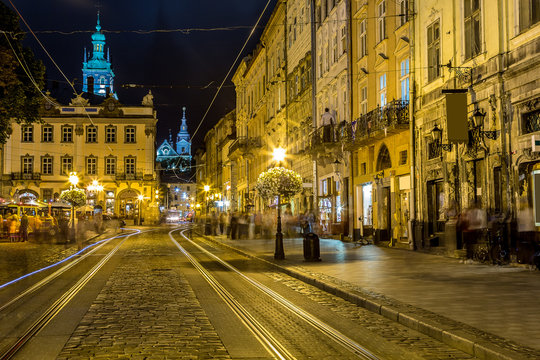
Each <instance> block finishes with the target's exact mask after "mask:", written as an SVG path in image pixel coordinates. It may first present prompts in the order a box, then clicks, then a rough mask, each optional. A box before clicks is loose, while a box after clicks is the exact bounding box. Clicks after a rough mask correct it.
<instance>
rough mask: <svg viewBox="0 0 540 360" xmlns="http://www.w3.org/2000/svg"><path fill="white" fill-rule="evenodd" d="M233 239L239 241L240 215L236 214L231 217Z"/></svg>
mask: <svg viewBox="0 0 540 360" xmlns="http://www.w3.org/2000/svg"><path fill="white" fill-rule="evenodd" d="M231 239H232V240H236V239H238V214H237V213H236V212H234V213H232V215H231Z"/></svg>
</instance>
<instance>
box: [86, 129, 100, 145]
mask: <svg viewBox="0 0 540 360" xmlns="http://www.w3.org/2000/svg"><path fill="white" fill-rule="evenodd" d="M86 142H87V143H97V127H95V126H93V125H90V126H87V127H86Z"/></svg>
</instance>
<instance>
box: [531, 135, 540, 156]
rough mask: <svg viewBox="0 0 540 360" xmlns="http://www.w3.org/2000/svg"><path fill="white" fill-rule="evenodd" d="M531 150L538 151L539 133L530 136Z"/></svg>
mask: <svg viewBox="0 0 540 360" xmlns="http://www.w3.org/2000/svg"><path fill="white" fill-rule="evenodd" d="M531 142H532V152H538V151H540V135H533V136H531Z"/></svg>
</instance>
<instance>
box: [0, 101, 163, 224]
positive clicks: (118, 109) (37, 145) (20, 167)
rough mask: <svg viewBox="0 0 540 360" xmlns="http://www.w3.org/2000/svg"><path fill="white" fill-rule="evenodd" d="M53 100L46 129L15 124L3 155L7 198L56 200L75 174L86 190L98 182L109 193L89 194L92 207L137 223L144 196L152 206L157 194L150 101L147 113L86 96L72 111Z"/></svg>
mask: <svg viewBox="0 0 540 360" xmlns="http://www.w3.org/2000/svg"><path fill="white" fill-rule="evenodd" d="M49 100H50V102H49V101H44V102H43V107H42V109H41V119H42V123H35V124H22V125H20V124H15V123H13V124H12V134H11V135H10V137H9V139H8V141H7V142H6V144H5V145H4V148H3V152H2V157H3V159H2V160H3V164H4V166H3V170H2V183H3V195H4V196H5V197H6V198H12V199H15V200H16V201H19V200H23V199H24V198H29V199H39V200H43V201H47V202H48V201H55V200H57V199H59V197H60V193H61V192H62V191H63V190H66V189H67V188H69V185H70V184H69V182H68V177H69V174H70V173H71V172H76V173H77V175H78V177H79V179H80V182H79V187H83V188H86V187H87V186H88V185H90V184H91V183H92V182H93V181H94V180H97V181H98V182H99V183H100V184H101V185H103V191H102V192H99V193H96V192H88V194H87V195H88V203H89V204H90V205H101V206H102V208H103V211H104V212H112V213H115V214H118V215H120V216H126V217H128V218H130V217H133V216H134V214H135V211H136V208H137V206H138V199H137V198H138V196H139V195H143V196H144V197H145V198H146V199H153V197H152V194H154V191H155V190H156V189H157V175H156V172H155V170H154V160H155V145H154V144H155V133H156V124H157V118H156V112H155V111H154V109H153V106H151V99H149V98H146V104H147V105H143V106H126V105H123V104H121V103H120V102H119V101H118V100H116V99H115V98H114V97H112V96H110V97H108V98H106V99H105V100H104V101H103V103H101V104H99V105H90V104H89V103H88V101H87V100H86V99H84V98H82V97H81V96H77V97H76V98H74V99H73V100H72V101H71V103H70V105H66V106H63V105H59V104H56V102H55V100H54V99H49ZM148 205H149V202H148V201H147V202H145V203H144V204H143V206H144V207H146V206H148ZM154 205H156V204H154ZM143 211H144V210H143ZM145 213H147V212H145ZM147 214H148V213H147Z"/></svg>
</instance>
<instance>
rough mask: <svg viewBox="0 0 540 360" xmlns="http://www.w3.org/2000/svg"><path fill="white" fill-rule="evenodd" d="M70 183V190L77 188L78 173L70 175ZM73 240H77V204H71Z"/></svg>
mask: <svg viewBox="0 0 540 360" xmlns="http://www.w3.org/2000/svg"><path fill="white" fill-rule="evenodd" d="M69 182H70V183H71V187H70V190H73V189H74V188H76V187H77V184H78V183H79V177H78V176H77V173H76V172H71V173H69ZM71 239H72V240H75V204H74V203H73V202H72V203H71Z"/></svg>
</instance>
